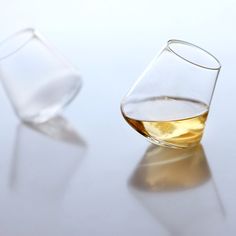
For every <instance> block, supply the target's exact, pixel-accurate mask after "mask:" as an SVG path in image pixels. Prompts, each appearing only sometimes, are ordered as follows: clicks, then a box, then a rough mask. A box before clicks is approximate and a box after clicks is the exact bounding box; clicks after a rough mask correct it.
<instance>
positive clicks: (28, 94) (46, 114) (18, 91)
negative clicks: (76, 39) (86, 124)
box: [0, 28, 82, 123]
mask: <svg viewBox="0 0 236 236" xmlns="http://www.w3.org/2000/svg"><path fill="white" fill-rule="evenodd" d="M0 75H1V80H2V82H3V85H4V87H5V90H6V92H7V94H8V97H9V99H10V101H11V103H12V105H13V108H14V110H15V112H16V114H17V115H18V117H19V118H20V119H22V120H23V121H25V122H32V123H40V122H44V121H47V120H49V119H50V118H52V117H54V116H55V115H56V114H58V112H59V111H60V110H61V109H62V108H63V107H65V106H66V105H68V104H69V103H70V102H71V101H72V100H73V98H74V97H75V96H76V94H77V93H78V91H79V89H80V88H81V84H82V83H81V78H80V75H79V74H78V72H77V70H76V69H75V68H74V67H73V66H72V65H71V64H70V63H68V62H67V61H66V60H65V59H64V58H63V57H62V56H61V55H59V54H58V53H57V52H56V50H55V49H54V48H53V47H52V46H51V45H49V43H48V42H47V40H45V38H44V37H43V36H42V35H41V34H40V33H39V32H38V31H37V30H35V29H32V28H28V29H23V30H21V31H19V32H17V33H15V34H13V35H12V36H10V37H9V38H7V39H6V40H4V41H3V42H2V43H1V44H0Z"/></svg>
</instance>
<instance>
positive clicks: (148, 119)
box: [121, 96, 208, 148]
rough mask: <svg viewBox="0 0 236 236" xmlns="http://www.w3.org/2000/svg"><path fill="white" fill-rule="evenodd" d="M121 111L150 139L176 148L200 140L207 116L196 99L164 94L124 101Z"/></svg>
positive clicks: (131, 123) (205, 108)
mask: <svg viewBox="0 0 236 236" xmlns="http://www.w3.org/2000/svg"><path fill="white" fill-rule="evenodd" d="M121 110H122V114H123V116H124V118H125V119H126V121H127V122H128V123H129V124H130V125H131V126H132V127H133V128H134V129H135V130H137V131H138V132H139V133H141V134H142V135H144V136H145V137H147V138H148V139H149V140H150V141H151V142H153V143H155V144H160V145H163V146H171V147H176V148H186V147H192V146H195V145H197V144H198V143H199V142H200V140H201V138H202V135H203V130H204V127H205V122H206V119H207V115H208V106H207V105H206V104H204V103H202V102H200V101H196V100H190V99H185V98H176V97H166V96H163V97H152V98H148V99H143V100H138V101H133V102H129V103H125V104H123V105H122V107H121Z"/></svg>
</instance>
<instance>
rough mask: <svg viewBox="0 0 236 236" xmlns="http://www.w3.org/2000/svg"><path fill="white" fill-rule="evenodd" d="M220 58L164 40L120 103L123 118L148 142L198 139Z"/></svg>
mask: <svg viewBox="0 0 236 236" xmlns="http://www.w3.org/2000/svg"><path fill="white" fill-rule="evenodd" d="M220 69H221V64H220V62H219V61H218V60H217V59H216V57H214V56H213V55H212V54H211V53H209V52H207V51H206V50H204V49H202V48H200V47H199V46H196V45H194V44H192V43H188V42H185V41H181V40H169V41H168V42H167V44H166V46H165V47H164V49H163V50H162V51H161V53H159V54H158V55H157V56H155V58H154V59H153V60H152V62H151V63H150V65H149V66H148V67H147V68H146V70H145V71H144V72H143V74H142V75H141V76H140V78H139V79H138V80H137V81H136V82H135V84H134V85H133V86H132V88H131V89H130V91H129V92H128V94H127V95H126V96H125V97H124V99H123V100H122V102H121V112H122V114H123V116H124V118H125V120H126V121H127V122H128V123H129V124H130V125H131V126H132V127H133V128H134V129H135V130H136V131H138V132H139V133H140V134H142V135H143V136H144V137H146V138H147V139H148V140H149V141H150V142H152V143H154V144H158V145H162V146H167V147H172V148H188V147H193V146H196V145H197V144H198V143H199V142H200V141H201V138H202V135H203V132H204V127H205V122H206V120H207V116H208V112H209V108H210V104H211V100H212V96H213V93H214V89H215V85H216V81H217V78H218V75H219V72H220Z"/></svg>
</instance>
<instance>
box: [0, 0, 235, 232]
mask: <svg viewBox="0 0 236 236" xmlns="http://www.w3.org/2000/svg"><path fill="white" fill-rule="evenodd" d="M235 4H236V3H235V1H203V0H199V1H198V4H192V2H189V1H185V0H184V1H171V2H170V1H156V0H155V1H154V0H150V1H149V0H145V1H125V0H120V1H102V0H98V1H91V0H86V1H81V0H78V1H74V0H68V1H63V0H62V1H57V2H56V1H54V0H53V1H46V0H41V1H29V0H22V1H15V0H13V1H9V2H8V1H5V2H2V7H1V8H0V11H1V14H0V19H1V21H0V29H1V34H0V38H1V39H4V38H5V37H6V36H7V35H9V34H11V33H12V32H15V31H16V30H18V29H20V28H23V27H25V26H28V25H29V22H30V24H32V25H34V26H35V27H37V28H39V29H40V31H42V33H43V34H45V35H46V36H47V38H48V39H49V40H50V41H52V44H53V45H55V46H56V47H57V48H58V49H59V51H61V52H62V54H63V55H65V56H66V57H67V58H68V59H69V60H70V61H71V62H72V63H73V64H74V65H75V66H77V67H78V68H79V71H80V72H81V75H82V77H83V81H84V86H83V88H82V90H81V93H80V94H79V96H78V97H77V98H76V99H75V100H74V101H73V103H71V105H70V106H69V107H68V109H67V110H66V111H65V113H64V114H63V116H64V119H63V118H60V117H59V118H57V119H56V121H54V122H51V123H49V124H47V125H43V126H40V127H28V126H26V125H23V124H20V123H19V121H18V119H17V118H16V117H15V115H14V112H13V111H12V108H11V105H10V104H9V101H8V99H7V98H6V95H5V93H4V90H3V88H2V86H0V101H1V119H0V130H1V132H0V140H1V142H0V235H1V236H2V235H3V236H78V235H81V236H133V235H134V236H157V235H158V236H169V235H173V236H182V235H184V236H185V235H187V236H235V235H236V224H235V221H236V204H235V201H236V200H235V199H236V187H235V181H236V171H235V168H236V147H235V140H236V135H235V134H236V125H235V117H236V112H235V104H234V101H236V93H235V87H236V80H235V78H234V68H235V55H236V46H235V41H236V33H235V32H234V30H232V29H234V28H235V26H234V24H235V23H234V22H235V20H236V19H235V11H234V9H235V7H236V5H235ZM55 6H57V7H56V8H57V9H56V11H55ZM170 6H171V7H170ZM213 9H214V10H213ZM52 13H53V17H52ZM62 16H63V17H62ZM199 16H201V17H199ZM6 22H7V27H6ZM173 37H176V38H181V39H184V40H187V41H190V42H194V43H196V44H198V45H200V46H202V47H203V48H207V49H209V51H211V52H212V53H213V54H214V55H216V56H217V58H219V60H220V61H221V62H222V71H221V74H220V77H219V80H218V82H217V87H216V90H215V94H214V98H213V100H212V104H211V109H210V112H209V116H208V120H207V123H206V128H205V131H204V135H203V139H202V142H201V144H202V147H201V148H200V150H199V152H198V153H196V154H194V155H192V154H191V153H190V154H191V155H190V154H189V153H187V154H186V153H185V154H184V155H186V158H185V159H183V160H181V159H182V154H181V153H172V151H171V152H170V153H169V152H166V151H164V150H163V149H158V148H153V147H152V146H151V147H150V143H148V142H147V141H146V140H145V139H143V137H142V136H141V135H139V134H137V133H136V132H135V131H134V130H133V129H132V128H131V127H129V125H128V124H127V123H126V122H125V121H124V119H123V117H122V115H121V113H120V101H121V99H122V97H123V96H124V95H125V94H126V93H127V90H128V88H130V86H131V85H132V84H133V82H134V81H135V80H136V78H137V77H138V76H139V75H140V73H141V72H142V71H143V70H144V68H146V66H147V64H148V63H149V61H150V60H151V59H152V58H153V57H154V55H155V54H156V53H157V51H158V50H159V49H160V48H161V46H162V45H163V43H164V42H166V40H168V39H170V38H173ZM172 155H173V162H172V164H170V165H160V163H159V165H155V162H160V161H163V159H164V160H165V158H167V159H168V160H170V159H172V157H171V156H172ZM176 156H177V157H178V158H179V159H180V160H179V161H177V160H176ZM150 162H151V163H150ZM147 163H148V165H149V164H150V169H149V167H148V168H146V167H144V169H143V168H142V167H140V165H142V164H147ZM156 166H158V167H156ZM188 166H190V167H189V168H187V167H188ZM156 168H157V169H156ZM142 169H143V170H142ZM190 170H191V171H190ZM146 179H147V180H148V182H147V181H146ZM132 180H133V182H132ZM147 183H148V184H147ZM150 183H151V184H150ZM150 186H151V189H150Z"/></svg>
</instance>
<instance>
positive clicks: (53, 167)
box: [9, 116, 87, 199]
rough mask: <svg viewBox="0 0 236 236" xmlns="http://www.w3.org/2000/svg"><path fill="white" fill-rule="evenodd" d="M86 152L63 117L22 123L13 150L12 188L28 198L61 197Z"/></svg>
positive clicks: (83, 142)
mask: <svg viewBox="0 0 236 236" xmlns="http://www.w3.org/2000/svg"><path fill="white" fill-rule="evenodd" d="M86 149H87V146H86V143H85V141H84V140H83V139H82V138H81V137H80V136H79V134H78V132H77V131H76V130H75V129H74V128H73V127H72V126H71V125H70V124H69V123H68V121H67V120H65V119H64V118H63V117H60V116H58V117H55V118H53V119H51V120H49V121H48V122H45V123H41V124H37V125H35V124H28V123H21V124H19V126H18V127H17V131H16V138H15V144H14V148H13V156H12V167H11V171H10V178H9V186H10V188H11V189H12V190H13V189H14V190H15V191H16V190H17V191H19V192H21V193H23V194H27V195H28V197H31V199H32V198H34V197H36V198H41V197H45V198H47V197H49V198H51V197H61V196H62V195H63V194H64V193H65V190H66V188H67V187H68V184H69V182H70V180H71V178H72V177H73V175H74V174H75V173H76V171H77V168H78V165H79V163H80V162H81V161H82V158H83V156H84V155H85V151H86Z"/></svg>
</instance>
